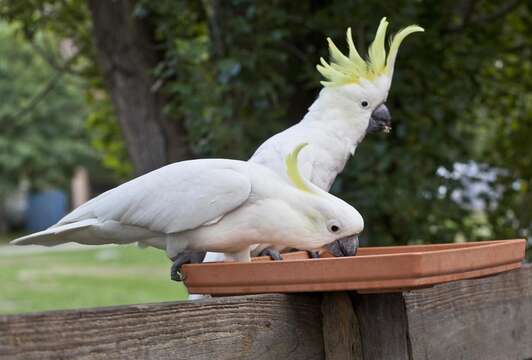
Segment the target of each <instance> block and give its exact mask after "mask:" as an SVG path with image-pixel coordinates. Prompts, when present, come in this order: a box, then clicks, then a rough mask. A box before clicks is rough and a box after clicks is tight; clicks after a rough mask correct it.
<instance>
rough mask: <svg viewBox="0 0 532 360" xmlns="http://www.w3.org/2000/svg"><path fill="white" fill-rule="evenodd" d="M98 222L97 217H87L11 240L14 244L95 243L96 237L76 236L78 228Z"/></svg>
mask: <svg viewBox="0 0 532 360" xmlns="http://www.w3.org/2000/svg"><path fill="white" fill-rule="evenodd" d="M96 224H98V220H97V219H87V220H82V221H78V222H74V223H70V224H65V225H59V226H53V227H50V228H48V229H46V230H43V231H39V232H36V233H33V234H30V235H26V236H23V237H20V238H18V239H15V240H13V241H11V242H10V244H13V245H44V246H54V245H59V244H64V243H67V242H77V243H80V244H94V239H92V240H91V239H90V238H87V239H85V238H86V236H74V235H80V234H76V232H77V231H78V230H81V229H85V228H87V227H90V226H93V225H96Z"/></svg>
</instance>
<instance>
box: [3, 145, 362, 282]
mask: <svg viewBox="0 0 532 360" xmlns="http://www.w3.org/2000/svg"><path fill="white" fill-rule="evenodd" d="M305 145H306V144H301V145H299V146H297V147H296V148H295V150H293V152H292V153H290V154H287V156H286V157H285V171H284V173H285V174H286V175H287V177H288V181H286V179H283V177H282V176H280V175H279V174H277V173H275V172H273V171H272V170H270V169H269V168H267V167H265V166H262V165H260V164H255V163H252V162H245V161H238V160H226V159H200V160H190V161H182V162H179V163H175V164H171V165H167V166H165V167H162V168H160V169H158V170H155V171H152V172H150V173H147V174H145V175H142V176H140V177H138V178H136V179H133V180H131V181H128V182H126V183H124V184H122V185H120V186H118V187H116V188H114V189H111V190H109V191H107V192H105V193H103V194H101V195H99V196H97V197H96V198H94V199H92V200H90V201H89V202H87V203H85V204H83V205H82V206H80V207H78V208H77V209H75V210H74V211H72V212H71V213H70V214H68V215H67V216H65V217H64V218H63V219H61V220H60V221H59V222H58V223H57V224H56V225H54V226H52V227H50V228H49V229H46V230H44V231H41V232H38V233H35V234H31V235H28V236H25V237H22V238H19V239H17V240H14V241H13V243H14V244H16V245H28V244H39V245H46V246H52V245H57V244H62V243H66V242H77V243H81V244H91V245H98V244H108V243H119V244H124V243H132V242H140V243H142V244H145V245H149V246H154V247H157V248H161V249H164V250H166V253H167V255H168V256H169V257H170V258H173V257H175V256H177V255H178V254H179V253H181V252H182V251H187V250H190V251H207V250H209V251H221V252H224V253H226V254H227V256H229V257H230V259H232V260H236V261H250V259H251V258H250V246H252V245H254V244H261V243H265V242H267V243H268V244H272V245H274V246H280V247H287V246H288V247H295V248H298V249H304V250H316V249H319V248H321V247H323V246H327V245H328V244H331V243H335V242H336V241H339V240H341V239H344V238H351V237H352V236H357V235H358V234H359V233H360V232H361V231H362V230H363V228H364V221H363V219H362V216H361V215H360V214H359V212H358V211H357V210H356V209H355V208H353V207H352V206H351V205H349V204H347V203H346V202H344V201H343V200H341V199H339V198H337V197H335V196H333V195H331V194H329V193H327V192H326V191H323V190H322V189H320V188H318V187H317V186H315V185H313V184H312V183H309V182H308V181H307V180H305V179H304V178H303V177H302V176H301V175H300V173H299V169H298V163H297V158H298V155H299V152H300V151H301V150H302V149H303V147H304V146H305ZM178 270H179V269H178V268H177V267H176V266H173V267H172V278H173V279H176V278H177V276H178V274H177V272H178Z"/></svg>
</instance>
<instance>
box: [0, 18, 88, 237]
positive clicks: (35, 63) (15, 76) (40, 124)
mask: <svg viewBox="0 0 532 360" xmlns="http://www.w3.org/2000/svg"><path fill="white" fill-rule="evenodd" d="M54 41H55V39H53V38H50V37H47V36H44V34H38V35H36V39H35V44H36V46H39V49H40V51H43V54H45V53H46V54H48V53H49V52H50V51H51V49H52V48H55V49H57V48H58V47H56V46H55V45H56V44H54ZM64 46H66V44H64ZM65 51H66V48H65ZM0 54H2V56H1V58H0V98H1V99H2V104H1V105H0V128H1V129H2V131H1V132H0V204H3V201H2V199H3V198H4V196H5V194H7V193H9V192H10V191H12V190H13V189H14V188H16V186H17V185H18V184H19V182H20V181H21V180H22V179H26V180H28V181H29V182H30V184H31V187H32V188H33V189H45V188H48V187H61V186H64V185H65V184H68V180H69V177H70V175H71V173H72V171H73V169H74V167H75V166H77V165H79V164H80V163H81V162H83V161H84V160H87V159H89V158H90V157H91V156H93V152H92V151H91V149H90V147H89V144H88V141H87V138H86V136H85V131H84V117H85V106H84V101H83V97H82V93H81V89H80V83H79V82H76V81H75V79H73V78H71V77H68V76H63V75H64V72H61V71H59V70H56V69H54V68H52V67H51V66H50V65H49V64H48V63H47V62H46V61H45V60H44V59H43V58H41V57H39V56H36V53H35V50H34V49H33V48H32V46H30V44H29V43H27V42H25V41H24V40H23V39H22V37H21V36H17V35H16V33H15V31H14V29H13V27H11V26H9V25H7V24H6V23H4V22H0ZM72 56H75V55H72ZM70 60H71V59H68V60H66V61H67V62H68V61H70ZM0 219H4V217H3V216H0ZM2 227H4V228H5V224H4V226H0V228H2ZM0 230H1V229H0Z"/></svg>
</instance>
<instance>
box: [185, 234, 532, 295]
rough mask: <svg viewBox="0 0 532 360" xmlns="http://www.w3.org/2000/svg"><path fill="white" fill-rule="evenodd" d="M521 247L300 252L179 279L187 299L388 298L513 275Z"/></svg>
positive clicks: (520, 242)
mask: <svg viewBox="0 0 532 360" xmlns="http://www.w3.org/2000/svg"><path fill="white" fill-rule="evenodd" d="M525 247H526V241H525V240H524V239H517V240H496V241H482V242H469V243H458V244H436V245H409V246H389V247H367V248H360V249H359V251H358V254H357V256H350V257H343V258H336V257H327V254H323V256H324V257H323V258H320V259H309V258H308V255H307V253H306V252H304V251H301V252H294V253H288V254H283V257H284V260H282V261H272V260H270V259H269V258H268V257H261V258H253V260H252V262H250V263H239V262H225V263H224V262H217V263H203V264H189V265H184V266H183V274H184V277H185V285H186V286H187V288H188V290H189V292H190V293H192V294H212V295H236V294H258V293H270V292H284V293H291V292H314V291H340V290H356V291H358V292H363V293H380V292H394V291H398V290H405V289H413V288H417V287H426V286H430V285H434V284H439V283H443V282H448V281H455V280H461V279H469V278H475V277H482V276H486V275H492V274H496V273H500V272H503V271H509V270H512V269H517V268H519V267H520V266H521V261H522V260H523V258H524V255H525Z"/></svg>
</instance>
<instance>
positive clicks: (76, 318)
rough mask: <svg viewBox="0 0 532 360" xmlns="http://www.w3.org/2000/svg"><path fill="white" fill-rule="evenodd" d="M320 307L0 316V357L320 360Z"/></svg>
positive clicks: (296, 301)
mask: <svg viewBox="0 0 532 360" xmlns="http://www.w3.org/2000/svg"><path fill="white" fill-rule="evenodd" d="M320 305H321V297H320V296H319V295H282V294H268V295H256V296H241V297H240V296H239V297H228V298H216V299H206V300H200V301H194V302H177V303H161V304H147V305H133V306H119V307H112V308H103V309H94V310H90V309H89V310H78V311H52V312H45V313H38V314H29V315H12V316H0V358H2V359H39V360H41V359H209V360H212V359H323V357H324V350H323V337H322V316H321V306H320Z"/></svg>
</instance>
